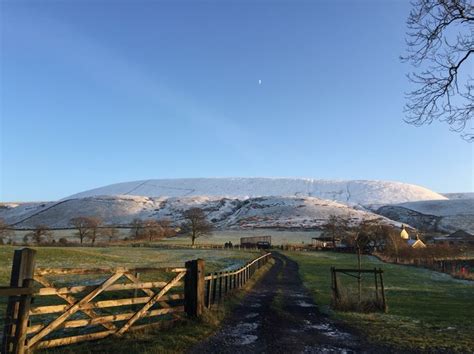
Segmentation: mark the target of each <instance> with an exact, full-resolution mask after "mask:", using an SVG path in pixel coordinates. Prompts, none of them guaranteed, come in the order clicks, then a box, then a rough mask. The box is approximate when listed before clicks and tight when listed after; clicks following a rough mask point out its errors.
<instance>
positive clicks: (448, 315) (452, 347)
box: [285, 252, 474, 352]
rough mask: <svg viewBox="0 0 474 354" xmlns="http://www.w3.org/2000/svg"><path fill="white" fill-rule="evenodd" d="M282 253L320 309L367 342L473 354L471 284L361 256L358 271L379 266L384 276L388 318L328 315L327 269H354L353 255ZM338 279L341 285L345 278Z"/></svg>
mask: <svg viewBox="0 0 474 354" xmlns="http://www.w3.org/2000/svg"><path fill="white" fill-rule="evenodd" d="M285 254H286V255H287V256H289V257H290V258H292V259H294V260H295V261H297V262H298V264H299V266H300V274H301V275H302V278H303V281H304V283H305V286H306V287H307V288H308V289H310V290H311V292H312V293H313V295H314V297H315V299H316V302H317V303H318V304H319V305H320V307H321V309H322V310H323V311H324V312H327V313H330V314H331V315H332V316H334V317H336V318H338V319H340V320H343V321H346V322H347V323H349V324H351V325H353V327H354V328H356V329H358V330H360V331H361V332H362V333H363V334H364V335H366V336H367V338H368V340H369V341H373V342H378V343H382V344H389V345H391V346H393V347H395V348H397V349H399V350H400V351H403V350H404V349H412V350H427V351H439V350H448V351H457V352H472V351H474V335H473V333H474V320H473V319H474V282H468V281H462V280H456V279H453V278H452V277H450V276H449V275H446V274H442V273H438V272H433V271H430V270H426V269H422V268H415V267H410V266H400V265H394V264H386V263H383V262H381V261H379V260H378V259H376V258H374V257H370V256H364V257H363V267H366V268H373V267H381V268H382V269H383V270H384V272H385V274H384V281H385V288H386V294H387V298H388V306H389V311H388V313H387V314H382V313H372V314H361V313H351V312H345V313H343V312H333V311H331V310H330V308H329V304H330V296H331V292H330V273H329V268H330V267H331V266H337V267H338V268H356V264H357V261H356V256H355V255H352V254H337V253H330V252H311V253H301V252H299V253H297V252H285ZM340 279H341V281H345V280H346V277H344V276H340ZM369 282H370V281H369ZM369 282H368V283H369Z"/></svg>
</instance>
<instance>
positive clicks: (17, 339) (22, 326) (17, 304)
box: [1, 248, 36, 353]
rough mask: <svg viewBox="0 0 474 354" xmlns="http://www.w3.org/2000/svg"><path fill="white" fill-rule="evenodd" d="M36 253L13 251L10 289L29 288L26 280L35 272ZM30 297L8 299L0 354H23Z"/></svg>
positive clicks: (27, 249) (28, 250) (31, 251)
mask: <svg viewBox="0 0 474 354" xmlns="http://www.w3.org/2000/svg"><path fill="white" fill-rule="evenodd" d="M35 256H36V251H35V250H33V249H31V248H23V249H21V250H15V253H14V255H13V265H12V272H11V277H10V286H11V287H25V286H27V287H30V286H31V285H32V284H31V282H30V281H28V279H33V276H34V272H35ZM30 303H31V295H23V296H21V297H17V296H10V297H9V298H8V304H7V311H6V316H5V326H4V329H3V340H2V348H1V349H2V350H1V352H2V353H24V352H25V338H26V327H27V325H28V316H29V311H30Z"/></svg>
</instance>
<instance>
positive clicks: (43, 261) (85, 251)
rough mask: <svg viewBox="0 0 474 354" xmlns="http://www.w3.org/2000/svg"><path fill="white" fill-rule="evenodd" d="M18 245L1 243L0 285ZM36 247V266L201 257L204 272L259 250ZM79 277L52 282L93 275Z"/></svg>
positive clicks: (165, 262) (177, 262) (178, 262)
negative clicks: (204, 267)
mask: <svg viewBox="0 0 474 354" xmlns="http://www.w3.org/2000/svg"><path fill="white" fill-rule="evenodd" d="M18 248H20V247H14V246H0V286H8V285H9V282H10V272H11V265H12V260H13V253H14V250H15V249H18ZM35 249H36V250H37V256H36V266H37V267H45V268H62V267H65V268H66V267H73V268H94V267H116V266H122V267H167V266H172V267H174V266H178V267H182V266H184V262H185V261H188V260H192V259H196V258H202V259H204V260H205V261H206V272H212V271H217V270H224V269H232V268H238V267H240V266H241V265H243V264H244V263H245V262H247V261H249V260H251V259H253V258H255V257H256V256H257V255H258V254H259V252H257V251H251V250H248V251H247V250H242V251H240V250H224V249H216V250H203V249H171V250H169V249H160V248H147V247H97V248H92V247H38V248H35ZM79 278H80V277H79ZM79 278H78V277H77V276H76V277H75V278H74V279H70V278H69V279H67V278H60V279H57V280H55V284H57V285H59V284H61V285H63V286H65V285H66V284H68V283H71V282H73V283H74V282H75V283H80V282H81V280H83V281H84V280H91V278H93V276H88V277H87V279H79ZM144 279H145V277H144ZM155 280H156V279H155ZM6 300H7V299H6V298H4V297H0V323H3V316H4V311H5V304H6ZM38 301H39V300H38Z"/></svg>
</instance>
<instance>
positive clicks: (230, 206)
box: [0, 196, 398, 230]
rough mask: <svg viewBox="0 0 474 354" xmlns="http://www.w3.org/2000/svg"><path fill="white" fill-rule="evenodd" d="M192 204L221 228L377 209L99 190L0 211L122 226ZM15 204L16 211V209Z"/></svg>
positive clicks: (47, 220)
mask: <svg viewBox="0 0 474 354" xmlns="http://www.w3.org/2000/svg"><path fill="white" fill-rule="evenodd" d="M191 207H200V208H203V209H204V210H205V212H206V214H207V216H208V218H209V220H211V221H212V222H214V223H215V224H216V226H217V227H220V228H223V229H229V228H230V229H236V228H242V229H246V228H285V229H300V230H301V229H314V228H317V227H319V226H321V225H322V224H324V223H325V222H326V221H327V219H328V217H329V216H330V215H333V214H334V215H341V216H344V217H346V218H348V219H350V220H351V221H352V222H353V223H359V222H360V221H362V220H364V219H379V220H381V221H382V222H385V223H392V224H397V225H398V223H393V222H391V221H390V220H388V219H385V218H383V217H381V216H379V215H376V214H373V213H370V212H366V211H362V210H357V209H354V208H352V207H350V206H347V205H345V204H341V203H337V202H333V201H328V200H322V199H318V198H314V197H294V196H293V197H257V198H247V199H235V198H234V199H230V198H219V197H179V198H177V197H173V198H163V197H162V198H149V197H140V196H99V197H86V198H77V199H68V200H65V201H61V202H58V203H57V204H54V205H48V206H43V207H41V206H38V209H37V212H36V213H31V211H29V212H28V213H25V212H24V210H22V208H23V207H22V206H21V205H20V206H17V207H16V208H13V209H9V210H7V211H5V210H4V211H3V212H2V211H0V217H2V218H5V220H6V222H8V223H9V224H12V225H14V226H15V227H16V228H31V227H34V226H35V225H38V224H46V225H48V226H50V227H52V228H62V227H69V220H70V219H71V218H73V217H76V216H97V217H100V218H101V219H102V220H103V221H104V223H105V224H109V225H115V226H126V225H128V224H130V222H131V221H132V220H133V219H134V218H141V219H143V220H146V219H150V218H153V219H162V218H167V219H170V220H172V221H174V222H175V223H179V222H180V221H181V220H180V218H181V212H182V211H183V210H186V209H188V208H191ZM15 209H17V210H16V212H17V213H15Z"/></svg>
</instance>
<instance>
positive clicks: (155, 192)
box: [65, 178, 447, 205]
mask: <svg viewBox="0 0 474 354" xmlns="http://www.w3.org/2000/svg"><path fill="white" fill-rule="evenodd" d="M103 195H109V196H112V195H135V196H145V197H185V196H187V197H189V196H208V197H211V196H214V197H216V196H218V197H229V198H240V199H243V198H251V197H266V196H308V197H317V198H321V199H328V200H332V201H337V202H342V203H346V204H351V205H356V204H359V205H371V204H379V205H386V204H395V203H404V202H411V201H419V200H443V199H447V198H446V197H444V196H442V195H440V194H438V193H435V192H433V191H431V190H429V189H426V188H424V187H420V186H415V185H412V184H406V183H400V182H388V181H364V180H360V181H358V180H353V181H352V180H351V181H332V180H318V179H309V178H187V179H154V180H145V181H135V182H125V183H118V184H112V185H109V186H105V187H100V188H96V189H92V190H88V191H85V192H81V193H78V194H75V195H72V196H70V197H67V198H65V199H74V198H83V197H92V196H103Z"/></svg>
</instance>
